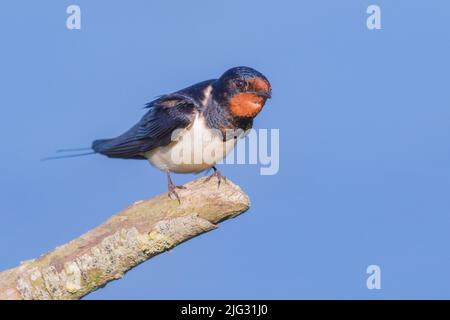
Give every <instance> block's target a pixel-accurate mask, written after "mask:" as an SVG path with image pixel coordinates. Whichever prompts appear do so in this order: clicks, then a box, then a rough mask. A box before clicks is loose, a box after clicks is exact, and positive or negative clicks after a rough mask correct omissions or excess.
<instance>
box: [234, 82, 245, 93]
mask: <svg viewBox="0 0 450 320" xmlns="http://www.w3.org/2000/svg"><path fill="white" fill-rule="evenodd" d="M236 86H237V87H238V88H239V89H240V90H242V91H245V90H246V89H247V82H246V81H244V80H236Z"/></svg>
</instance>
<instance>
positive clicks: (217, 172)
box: [205, 169, 227, 188]
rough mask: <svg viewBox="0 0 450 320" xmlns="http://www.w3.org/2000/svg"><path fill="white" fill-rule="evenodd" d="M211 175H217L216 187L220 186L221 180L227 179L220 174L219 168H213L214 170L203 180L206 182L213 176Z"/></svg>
mask: <svg viewBox="0 0 450 320" xmlns="http://www.w3.org/2000/svg"><path fill="white" fill-rule="evenodd" d="M213 177H217V188H219V187H220V183H221V182H222V180H223V181H224V182H226V181H227V177H225V176H224V175H222V174H221V173H220V171H219V170H217V169H215V170H214V172H213V173H212V174H211V175H210V176H209V177H208V178H206V180H205V182H208V181H209V180H211V178H213Z"/></svg>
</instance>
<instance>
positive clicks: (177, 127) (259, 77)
mask: <svg viewBox="0 0 450 320" xmlns="http://www.w3.org/2000/svg"><path fill="white" fill-rule="evenodd" d="M271 94H272V87H271V84H270V82H269V80H267V78H266V77H265V76H264V75H263V74H261V73H260V72H258V71H256V70H255V69H252V68H249V67H235V68H232V69H229V70H227V71H226V72H225V73H224V74H222V75H221V76H220V78H218V79H211V80H206V81H203V82H200V83H197V84H194V85H192V86H190V87H187V88H184V89H181V90H179V91H176V92H174V93H170V94H166V95H162V96H160V97H158V98H157V99H156V100H154V101H151V102H149V103H148V104H146V108H147V109H148V111H147V113H146V114H144V116H143V117H142V118H141V120H140V121H139V122H138V123H136V124H135V125H134V126H133V127H132V128H130V129H129V130H128V131H126V132H125V133H123V134H122V135H120V136H118V137H116V138H112V139H101V140H95V141H94V142H93V143H92V146H91V149H92V152H91V153H89V154H92V153H99V154H102V155H105V156H107V157H110V158H121V159H144V160H148V161H149V162H150V163H151V164H152V165H153V166H155V167H156V168H158V169H160V170H162V171H164V172H166V173H167V180H168V189H169V193H168V195H169V197H171V196H172V195H173V196H175V197H176V198H177V199H178V201H180V198H179V196H178V194H177V192H176V189H177V188H184V187H182V186H177V185H175V184H174V183H173V182H172V179H171V176H170V173H171V172H174V173H198V172H202V171H205V170H208V169H210V168H212V169H213V170H214V172H213V173H212V175H211V176H209V177H208V178H207V179H208V180H209V179H211V178H212V177H216V178H217V179H218V186H220V181H221V180H225V177H224V176H222V175H221V174H220V172H219V171H218V170H217V168H216V167H215V165H216V163H217V162H219V161H221V160H222V159H223V158H224V157H225V156H226V155H227V154H228V153H229V152H230V151H231V150H233V148H234V146H235V144H236V140H237V136H236V135H228V134H227V131H230V130H231V131H236V130H238V129H241V130H242V131H247V130H248V129H250V128H251V127H252V125H253V119H254V118H255V117H256V116H257V115H258V113H259V112H260V111H261V110H262V109H263V107H264V104H265V103H266V101H267V99H270V98H271ZM213 131H214V134H211V135H210V137H212V138H211V139H209V140H208V143H206V144H203V145H202V148H203V149H202V150H200V151H203V150H204V149H205V148H211V147H213V148H214V147H219V148H218V149H220V150H223V152H217V153H215V154H213V155H212V159H209V160H208V161H203V160H201V161H196V162H194V161H187V162H186V161H184V162H181V163H180V162H179V161H174V152H179V150H178V151H175V150H177V147H179V145H180V143H181V140H182V139H180V137H185V136H188V135H191V134H192V135H200V136H203V134H205V133H208V132H213ZM174 132H177V134H176V135H174ZM216 132H219V133H222V135H221V136H220V135H218V134H216ZM194 149H195V148H193V149H187V150H188V151H187V152H190V153H194V152H198V150H197V151H195V150H194ZM72 150H74V149H72ZM192 150H194V151H192ZM184 151H185V152H186V150H184ZM189 156H192V157H195V156H196V155H194V154H192V155H189ZM189 158H191V157H189ZM191 159H192V158H191Z"/></svg>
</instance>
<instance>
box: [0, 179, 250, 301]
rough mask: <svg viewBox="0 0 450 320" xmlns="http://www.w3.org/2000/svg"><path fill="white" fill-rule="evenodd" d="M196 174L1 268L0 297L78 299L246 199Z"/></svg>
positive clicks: (210, 225)
mask: <svg viewBox="0 0 450 320" xmlns="http://www.w3.org/2000/svg"><path fill="white" fill-rule="evenodd" d="M205 179H206V178H200V179H197V180H195V181H192V182H190V183H188V184H186V185H185V186H186V189H183V190H179V191H178V193H179V195H180V198H181V204H179V203H178V201H176V200H171V199H170V198H169V197H168V196H167V193H165V194H162V195H159V196H156V197H154V198H152V199H149V200H145V201H138V202H136V203H134V204H132V205H131V206H129V207H128V208H126V209H125V210H123V211H122V212H120V213H119V214H117V215H115V216H113V217H111V218H110V219H109V220H108V221H106V222H105V223H103V224H102V225H100V226H98V227H96V228H94V229H92V230H90V231H89V232H87V233H85V234H84V235H82V236H81V237H79V238H77V239H75V240H72V241H71V242H69V243H67V244H64V245H62V246H60V247H57V248H56V249H54V250H53V251H51V252H48V253H46V254H44V255H42V256H41V257H39V258H37V259H35V260H29V261H25V262H23V263H22V264H21V265H20V266H18V267H16V268H13V269H10V270H6V271H3V272H0V299H2V300H3V299H14V300H19V299H39V300H40V299H79V298H81V297H83V296H84V295H86V294H88V293H90V292H92V291H94V290H96V289H98V288H99V287H102V286H104V285H105V284H106V283H108V282H109V281H112V280H115V279H119V278H121V277H122V276H123V274H124V273H125V272H127V271H128V270H130V269H131V268H133V267H134V266H136V265H137V264H139V263H141V262H143V261H145V260H147V259H149V258H151V257H153V256H155V255H157V254H159V253H161V252H164V251H166V250H169V249H171V248H173V247H175V246H176V245H178V244H180V243H181V242H183V241H185V240H188V239H190V238H192V237H195V236H197V235H199V234H201V233H204V232H207V231H210V230H212V229H215V228H216V227H217V226H216V224H217V223H218V222H221V221H223V220H226V219H229V218H233V217H235V216H236V215H239V214H240V213H242V212H244V211H246V210H247V209H248V208H249V206H250V201H249V199H248V197H247V195H246V194H245V193H243V192H242V191H241V189H240V188H239V187H238V186H236V185H234V184H233V183H232V182H230V181H229V180H228V181H227V182H222V183H221V185H220V188H218V187H217V180H216V179H211V180H210V181H205Z"/></svg>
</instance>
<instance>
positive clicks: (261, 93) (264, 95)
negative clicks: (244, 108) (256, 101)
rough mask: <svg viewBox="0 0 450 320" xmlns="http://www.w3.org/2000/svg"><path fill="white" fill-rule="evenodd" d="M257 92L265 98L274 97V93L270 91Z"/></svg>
mask: <svg viewBox="0 0 450 320" xmlns="http://www.w3.org/2000/svg"><path fill="white" fill-rule="evenodd" d="M255 94H256V95H257V96H258V97H261V98H264V99H270V98H272V94H271V93H270V92H255Z"/></svg>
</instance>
